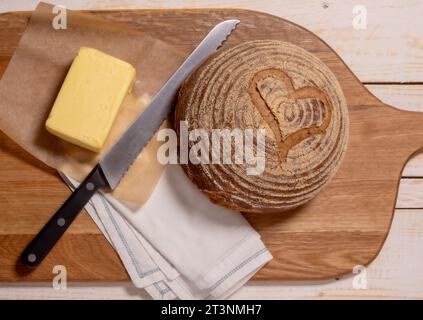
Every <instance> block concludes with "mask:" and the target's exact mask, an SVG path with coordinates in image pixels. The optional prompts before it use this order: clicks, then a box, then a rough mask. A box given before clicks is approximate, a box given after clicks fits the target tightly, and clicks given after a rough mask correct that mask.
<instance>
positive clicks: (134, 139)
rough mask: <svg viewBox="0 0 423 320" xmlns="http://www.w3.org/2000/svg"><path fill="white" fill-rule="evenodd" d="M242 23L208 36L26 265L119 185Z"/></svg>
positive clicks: (38, 239)
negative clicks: (185, 89)
mask: <svg viewBox="0 0 423 320" xmlns="http://www.w3.org/2000/svg"><path fill="white" fill-rule="evenodd" d="M238 23H239V21H238V20H226V21H223V22H221V23H219V24H218V25H216V26H215V27H214V28H213V29H212V30H211V31H210V32H209V33H208V34H207V36H206V37H205V38H204V39H203V40H202V41H201V42H200V44H199V45H198V46H197V47H196V48H195V50H194V51H193V52H192V53H191V54H190V55H189V56H188V58H187V59H186V60H185V61H184V63H182V65H181V66H180V67H179V68H178V69H177V70H176V72H175V73H174V74H173V75H172V76H171V77H170V79H169V80H168V81H167V82H166V83H165V85H164V86H163V87H162V88H161V89H160V90H159V92H158V93H157V94H156V95H155V96H154V98H153V100H152V101H151V103H150V104H149V106H148V107H147V109H146V110H145V111H144V112H143V113H142V114H141V115H140V116H139V117H138V118H137V119H136V120H135V121H134V122H133V123H132V124H131V125H130V127H129V128H128V129H127V130H126V131H125V133H124V134H123V135H122V137H121V138H120V139H119V140H118V142H117V143H116V144H115V145H113V146H112V148H111V149H110V150H109V151H108V152H107V153H106V155H105V156H104V157H103V158H102V159H101V160H100V162H99V163H98V164H97V165H96V166H95V167H94V169H93V170H92V171H91V172H90V173H89V174H88V176H87V177H86V178H85V179H84V181H83V182H81V184H80V185H79V186H78V188H76V189H75V191H74V192H73V193H72V195H71V196H70V197H69V198H68V199H67V200H66V202H65V203H64V204H63V205H62V206H61V207H60V208H59V210H58V211H57V212H56V213H55V214H54V216H53V217H52V218H51V219H50V220H49V221H48V222H47V223H46V225H45V226H44V227H43V228H42V229H41V231H40V232H39V233H38V234H37V236H35V238H34V239H33V240H32V241H31V243H30V244H29V245H28V246H27V247H26V249H25V250H24V251H23V253H22V255H21V261H22V263H23V264H25V265H28V266H36V265H38V264H40V263H41V261H42V260H43V259H44V258H45V257H46V255H47V254H48V253H49V252H50V250H51V249H52V248H53V247H54V245H55V244H56V242H57V241H58V240H59V239H60V237H61V236H62V235H63V233H64V232H65V231H66V229H67V228H68V227H69V226H70V224H71V223H72V221H73V220H74V219H75V218H76V216H77V215H78V213H79V212H80V211H81V210H82V209H83V208H84V206H85V205H86V204H87V202H88V201H89V200H90V199H91V197H92V196H93V195H94V193H95V192H96V191H97V190H98V189H99V188H101V187H109V188H111V189H114V188H115V187H116V186H117V185H118V184H119V181H120V180H121V179H122V177H123V176H124V175H125V173H126V171H127V170H128V168H129V167H130V166H131V164H132V162H133V161H134V160H135V159H136V157H137V156H138V154H139V153H140V152H141V151H142V149H143V148H144V147H145V146H146V145H147V143H148V142H149V141H150V139H151V137H153V135H154V134H155V132H156V131H157V130H158V129H159V127H160V126H161V124H162V123H163V121H164V120H165V119H166V117H167V116H168V115H169V113H170V111H171V110H172V107H173V104H174V101H175V98H176V95H177V92H178V89H179V87H180V86H181V84H182V83H183V81H184V80H185V78H186V77H187V76H188V75H189V74H190V73H191V72H192V71H193V70H194V69H195V68H196V67H197V66H198V65H199V64H200V63H201V62H203V61H204V60H205V59H206V58H207V57H208V56H210V55H211V54H212V53H213V52H215V51H216V50H217V49H218V48H219V47H220V46H221V45H222V43H223V42H224V41H225V40H226V38H227V37H228V36H229V35H230V34H231V33H232V31H233V30H234V29H235V27H236V25H237V24H238Z"/></svg>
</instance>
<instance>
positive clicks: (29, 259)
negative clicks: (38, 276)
mask: <svg viewBox="0 0 423 320" xmlns="http://www.w3.org/2000/svg"><path fill="white" fill-rule="evenodd" d="M35 260H37V256H36V255H35V254H33V253H30V254H29V255H28V261H29V262H35Z"/></svg>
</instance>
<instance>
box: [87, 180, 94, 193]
mask: <svg viewBox="0 0 423 320" xmlns="http://www.w3.org/2000/svg"><path fill="white" fill-rule="evenodd" d="M86 188H87V190H88V191H92V190H94V183H92V182H88V183H87V186H86Z"/></svg>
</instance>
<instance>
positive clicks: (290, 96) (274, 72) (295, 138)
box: [248, 68, 332, 162]
mask: <svg viewBox="0 0 423 320" xmlns="http://www.w3.org/2000/svg"><path fill="white" fill-rule="evenodd" d="M268 79H272V80H277V81H274V82H276V88H275V87H273V88H272V87H270V86H269V84H266V83H263V82H264V81H266V80H268ZM266 89H267V90H266ZM275 91H276V97H275V95H273V96H274V97H273V99H272V100H271V101H269V99H267V97H268V96H269V95H270V96H272V93H275ZM248 93H249V95H250V97H251V100H252V102H253V104H254V105H255V107H256V108H257V110H258V111H259V113H260V115H261V116H262V118H263V120H264V121H265V122H266V123H267V124H268V126H269V127H270V129H271V130H272V132H273V135H274V139H275V141H276V144H277V146H278V149H279V157H280V160H281V162H284V161H285V160H286V157H287V155H288V152H289V150H290V149H291V148H292V147H294V146H295V145H297V144H298V143H300V142H301V141H303V140H305V139H307V138H310V137H312V136H313V135H316V134H322V133H324V132H325V130H326V128H327V127H328V126H329V124H330V121H331V119H332V106H331V104H330V103H329V101H328V99H327V97H326V94H325V93H324V92H323V91H321V90H319V89H317V88H315V87H311V86H304V87H301V88H299V89H295V88H294V85H293V83H292V80H291V78H290V77H289V76H288V75H287V74H286V73H285V72H283V71H282V70H280V69H276V68H269V69H264V70H260V71H259V72H257V73H256V74H255V75H254V76H253V77H252V78H251V80H250V83H249V87H248ZM278 93H279V94H278ZM305 99H312V100H317V101H319V102H321V104H322V107H323V108H324V110H322V111H323V113H324V117H323V120H322V121H321V123H320V124H313V125H311V126H307V127H303V128H295V126H293V127H294V131H293V132H288V131H289V129H290V128H289V126H287V124H288V125H289V124H291V123H293V122H294V123H296V124H297V127H298V124H299V125H301V124H302V122H303V121H302V120H303V119H301V116H298V114H299V113H300V110H299V109H301V105H299V104H297V102H299V101H300V100H305ZM295 106H297V108H295ZM280 108H282V109H283V110H280ZM295 112H296V113H297V116H295V114H294V113H295ZM278 114H282V115H283V117H280V116H278ZM303 114H305V113H303ZM281 118H282V119H281ZM310 118H313V117H310ZM295 120H297V121H295ZM311 121H313V119H311ZM284 124H285V126H284ZM284 129H285V130H284ZM291 130H292V128H291Z"/></svg>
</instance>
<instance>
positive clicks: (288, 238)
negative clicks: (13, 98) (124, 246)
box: [0, 10, 423, 281]
mask: <svg viewBox="0 0 423 320" xmlns="http://www.w3.org/2000/svg"><path fill="white" fill-rule="evenodd" d="M92 13H93V14H96V15H102V16H105V17H106V18H110V19H114V20H117V21H124V22H126V23H130V24H132V25H133V26H134V27H136V28H139V29H141V30H143V31H144V32H147V33H149V34H151V35H153V36H155V37H158V38H161V39H164V40H165V41H167V42H169V43H171V44H173V45H175V46H177V47H179V48H180V49H181V50H184V52H186V53H188V52H189V51H190V50H191V49H192V48H193V47H194V45H195V44H196V43H198V41H199V40H200V39H201V38H202V37H203V36H204V34H205V33H206V32H207V30H208V29H209V28H210V27H211V26H212V25H213V24H214V23H216V22H217V21H219V20H221V19H223V18H233V17H237V18H239V19H241V21H243V25H242V26H241V27H240V28H239V29H238V30H237V32H236V33H235V34H234V36H233V37H231V39H230V41H229V43H228V45H230V44H236V43H239V42H241V41H243V40H247V39H248V40H253V39H266V38H271V39H278V40H284V41H289V42H292V43H294V44H296V45H299V46H301V47H303V48H305V49H307V50H309V51H310V52H312V53H314V54H315V55H317V56H318V57H319V58H320V59H322V61H323V62H325V63H326V64H327V65H328V67H329V68H330V69H331V70H332V71H333V72H334V73H335V75H336V76H337V78H338V79H339V81H340V82H341V86H342V89H343V91H344V94H345V96H346V98H347V102H348V106H349V110H350V117H351V128H350V143H349V149H348V152H347V156H346V159H345V160H344V163H343V164H342V166H341V168H340V170H339V172H338V174H337V175H336V177H335V179H334V181H333V182H332V183H331V184H330V186H329V187H328V188H327V189H326V190H325V191H324V192H323V193H322V194H321V195H320V196H319V197H318V198H316V199H315V200H313V201H312V202H311V203H310V204H309V205H306V206H304V207H302V208H300V209H298V210H297V211H296V212H293V213H292V214H289V215H284V216H281V215H269V216H267V217H266V219H262V217H258V216H254V215H249V216H248V218H249V220H250V221H251V223H252V224H253V226H254V227H255V228H256V229H258V230H259V231H260V232H261V234H262V236H263V240H264V242H265V243H266V244H267V245H268V247H269V249H270V250H271V251H272V253H273V254H274V256H275V259H274V260H273V261H272V262H271V263H270V264H269V265H268V266H266V267H265V268H264V269H262V270H261V271H260V272H259V273H258V274H257V275H256V277H255V279H256V280H270V279H272V280H294V279H302V280H304V279H324V278H329V277H334V276H336V275H338V274H343V273H350V272H351V271H352V268H353V267H354V266H355V265H358V264H367V263H369V262H370V261H371V260H372V259H373V258H374V257H375V256H376V254H377V253H378V251H379V250H380V248H381V246H382V244H383V241H384V239H385V237H386V235H387V232H388V230H389V226H390V222H391V218H392V214H393V209H394V205H395V199H396V194H397V187H398V181H399V178H400V176H401V170H402V167H403V165H404V163H405V162H406V161H407V159H408V158H409V156H410V155H411V154H412V153H414V152H415V151H416V150H418V149H419V148H420V147H421V146H422V143H423V129H421V125H420V124H421V123H422V121H423V116H422V115H421V114H419V113H414V112H405V111H399V110H397V109H394V108H391V107H389V106H386V105H384V104H383V103H381V102H380V101H379V100H378V99H377V98H375V97H373V96H372V95H371V94H370V93H369V92H368V91H367V90H366V89H365V88H364V87H363V86H362V84H361V83H360V82H359V81H358V80H357V78H356V77H355V76H354V75H353V74H352V73H351V72H350V71H349V69H348V68H347V67H346V66H345V65H344V64H343V63H342V62H341V61H340V59H339V57H338V56H337V55H336V54H335V53H334V52H333V51H331V50H330V49H329V48H328V47H327V45H326V44H325V43H323V42H322V41H321V40H319V39H318V38H317V37H316V36H314V35H313V34H311V33H310V32H308V31H306V30H304V29H302V28H300V27H298V26H295V25H293V24H290V23H287V22H285V21H284V20H281V19H279V18H276V17H271V16H268V15H264V14H258V13H254V12H251V11H242V10H199V11H191V10H182V11H172V10H160V11H155V10H153V11H144V10H143V11H121V12H116V11H115V12H92ZM27 17H28V13H18V14H16V13H13V14H4V15H2V16H0V26H1V28H0V43H1V44H0V70H4V69H5V67H6V64H7V62H8V60H9V58H10V56H11V54H12V53H13V50H14V48H15V47H16V45H17V43H18V39H19V36H20V35H21V34H22V32H23V30H24V28H25V24H26V21H27ZM188 19H189V21H190V28H187V27H186V26H187V24H186V21H187V20H188ZM0 139H1V148H0V170H1V175H0V203H2V206H3V207H2V210H1V211H2V215H1V216H0V225H1V227H0V228H1V229H0V237H1V241H0V265H1V268H0V280H3V281H14V280H22V279H29V280H50V279H51V269H52V265H54V264H65V265H66V266H67V267H68V276H69V279H73V280H100V279H102V280H123V279H127V276H126V274H125V272H124V270H123V268H122V266H121V265H120V262H119V261H118V258H117V256H116V255H115V253H114V252H113V250H112V249H111V248H110V246H109V245H108V244H107V242H106V241H105V240H104V238H103V237H102V235H101V234H100V233H99V231H98V230H97V229H96V227H95V226H94V224H93V223H92V222H91V221H90V220H89V218H88V217H87V216H86V215H81V216H80V217H79V218H78V221H76V223H75V225H74V226H72V227H71V229H70V230H69V232H68V234H67V235H66V236H65V238H64V239H63V240H62V241H61V242H60V244H59V245H58V246H57V247H56V248H55V249H54V251H53V252H52V255H51V256H49V257H48V260H47V261H46V263H45V264H44V265H43V266H42V267H41V268H38V269H37V270H35V271H34V272H32V273H26V270H23V269H22V268H21V267H19V266H16V260H17V256H18V254H19V252H20V251H21V250H22V249H23V247H24V246H25V244H26V243H27V242H28V241H29V238H30V237H31V236H32V235H33V234H34V233H35V232H36V231H37V230H38V229H39V228H40V227H41V226H42V225H43V224H44V222H45V221H46V220H47V219H48V217H49V216H50V215H51V213H52V212H54V210H55V209H56V208H57V207H58V206H59V204H60V203H61V201H63V199H65V198H66V196H67V195H68V191H67V190H66V188H65V186H64V185H63V184H62V183H61V182H60V181H59V179H58V177H57V175H56V174H55V173H54V171H52V170H51V169H49V168H46V167H45V166H43V165H42V164H41V163H39V162H38V161H37V160H35V159H33V158H32V157H31V156H29V155H28V154H26V153H25V152H24V151H22V150H21V149H20V148H19V147H18V146H16V145H15V144H14V143H13V142H12V141H10V140H9V139H8V138H7V137H5V136H4V135H2V136H1V138H0ZM294 213H295V214H294Z"/></svg>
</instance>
